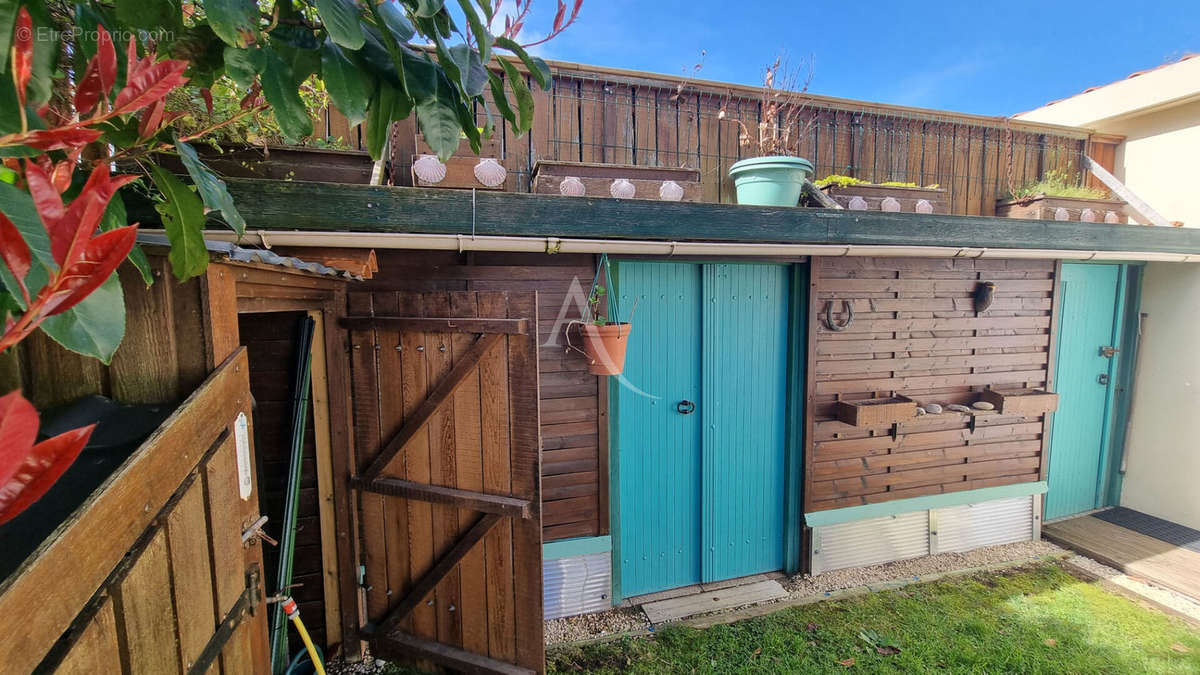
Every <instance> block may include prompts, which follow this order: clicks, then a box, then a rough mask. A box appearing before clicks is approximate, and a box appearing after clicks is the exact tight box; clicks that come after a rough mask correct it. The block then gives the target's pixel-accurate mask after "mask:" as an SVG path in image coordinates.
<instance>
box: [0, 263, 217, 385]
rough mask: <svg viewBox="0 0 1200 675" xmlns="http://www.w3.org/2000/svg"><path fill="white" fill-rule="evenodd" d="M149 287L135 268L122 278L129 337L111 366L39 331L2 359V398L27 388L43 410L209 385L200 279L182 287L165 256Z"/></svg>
mask: <svg viewBox="0 0 1200 675" xmlns="http://www.w3.org/2000/svg"><path fill="white" fill-rule="evenodd" d="M150 264H151V267H152V270H153V274H154V278H155V283H154V285H152V286H150V287H149V288H147V287H146V285H145V283H143V282H142V279H141V276H139V275H138V273H137V271H136V270H135V269H134V268H133V266H132V265H128V264H126V265H122V266H121V268H120V270H119V273H120V278H121V286H122V289H123V290H124V292H125V307H126V315H125V339H124V340H123V341H122V342H121V347H120V348H119V349H117V352H116V354H115V355H114V356H113V360H112V363H111V364H110V365H108V366H105V365H104V364H103V363H101V362H100V361H98V360H96V359H93V358H88V357H85V356H80V355H79V354H76V353H74V352H71V351H68V350H66V349H64V348H63V347H60V346H59V345H58V343H56V342H54V341H53V340H51V339H50V338H49V337H48V336H46V335H45V334H43V333H42V332H41V331H37V332H35V333H34V334H33V335H31V336H29V338H27V339H26V340H24V341H23V342H21V343H20V344H19V345H17V346H16V347H15V348H13V349H10V350H8V351H7V352H5V354H4V355H3V356H0V392H2V393H8V392H9V391H12V390H14V389H17V388H21V389H22V390H23V392H24V394H25V397H26V398H28V399H29V400H30V401H32V402H33V404H34V405H35V406H37V407H38V408H39V409H46V408H51V407H54V406H59V405H62V404H64V403H69V402H71V401H74V400H75V399H77V398H79V397H81V396H86V395H88V394H103V395H105V396H109V397H111V398H114V399H116V400H118V401H121V402H123V403H168V402H177V401H181V400H183V398H184V397H186V396H187V395H188V394H189V393H190V392H191V391H192V390H193V389H195V388H196V385H198V384H200V382H202V381H203V380H204V377H205V375H206V374H207V372H208V371H207V369H206V368H205V353H206V352H205V350H206V345H205V335H206V332H205V327H204V317H203V315H202V312H201V304H200V303H201V300H200V298H201V280H200V279H192V280H190V281H188V282H186V283H182V284H181V283H179V282H177V281H176V280H175V278H174V277H173V276H171V271H170V267H169V266H168V263H167V259H166V257H165V256H163V257H158V256H154V257H151V258H150Z"/></svg>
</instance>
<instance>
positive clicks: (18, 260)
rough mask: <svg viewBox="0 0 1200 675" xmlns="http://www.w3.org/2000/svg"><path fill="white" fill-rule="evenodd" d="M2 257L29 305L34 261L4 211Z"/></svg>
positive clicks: (0, 234)
mask: <svg viewBox="0 0 1200 675" xmlns="http://www.w3.org/2000/svg"><path fill="white" fill-rule="evenodd" d="M0 257H2V258H3V259H4V264H5V265H8V270H9V271H10V272H12V274H13V276H14V277H16V278H17V285H18V286H20V288H21V297H22V298H24V299H25V304H26V305H28V304H29V290H28V289H26V288H25V275H26V274H29V267H30V265H31V264H32V263H33V260H32V258H31V257H30V254H29V245H28V244H26V243H25V238H24V237H22V236H21V232H20V231H19V230H17V226H16V225H14V224H13V222H12V221H11V220H9V219H8V217H7V216H5V215H4V214H3V213H0ZM0 433H3V430H2V429H0Z"/></svg>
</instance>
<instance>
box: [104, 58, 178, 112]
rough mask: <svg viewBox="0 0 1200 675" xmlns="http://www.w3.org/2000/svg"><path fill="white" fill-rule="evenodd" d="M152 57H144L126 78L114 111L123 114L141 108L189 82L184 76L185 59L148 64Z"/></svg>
mask: <svg viewBox="0 0 1200 675" xmlns="http://www.w3.org/2000/svg"><path fill="white" fill-rule="evenodd" d="M152 58H153V57H152V56H147V57H146V58H145V59H143V60H142V61H141V62H139V63H138V65H137V70H136V71H133V72H131V73H130V74H129V75H128V76H127V77H126V79H125V86H124V88H122V89H121V92H120V93H119V94H117V100H116V101H114V102H113V110H114V111H116V112H117V113H120V114H125V113H131V112H136V111H138V110H141V109H142V108H144V107H146V106H148V105H150V104H151V103H153V102H154V101H155V100H157V99H159V98H162V97H164V96H166V95H167V94H169V93H170V92H171V91H172V90H174V89H175V88H177V87H180V86H183V84H184V83H185V82H187V81H188V78H186V77H184V76H183V71H185V70H187V67H188V62H187V61H179V60H176V59H166V60H163V61H159V62H157V63H149V65H147V63H148V62H149V61H150V59H152Z"/></svg>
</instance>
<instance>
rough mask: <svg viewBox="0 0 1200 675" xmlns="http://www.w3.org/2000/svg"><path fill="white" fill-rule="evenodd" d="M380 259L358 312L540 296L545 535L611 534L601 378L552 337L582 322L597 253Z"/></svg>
mask: <svg viewBox="0 0 1200 675" xmlns="http://www.w3.org/2000/svg"><path fill="white" fill-rule="evenodd" d="M378 258H379V274H378V275H376V277H375V278H374V279H371V280H369V281H366V282H364V283H362V284H357V285H356V286H354V287H353V289H352V290H351V293H350V296H351V297H352V305H351V312H350V313H351V314H356V313H358V311H357V310H358V309H361V307H362V306H363V303H365V302H367V299H368V298H374V302H376V303H377V302H378V301H379V299H381V298H382V299H385V300H386V301H387V302H389V303H392V304H394V302H395V300H394V298H395V292H396V291H433V290H437V291H446V292H452V293H453V292H459V291H531V290H536V291H538V293H539V295H538V304H539V307H538V314H539V316H540V317H541V319H540V322H539V323H540V325H539V326H538V344H539V350H538V354H539V368H540V370H541V411H542V413H541V414H542V418H541V432H542V500H543V513H542V519H543V525H544V537H545V539H547V540H552V539H564V538H568V537H582V536H595V535H598V534H604V533H605V532H606V531H607V517H606V516H607V514H602V513H601V510H600V503H601V501H600V496H599V493H600V491H601V489H606V488H605V487H604V486H606V484H607V482H606V481H605V480H604V479H603V477H604V476H605V475H606V473H605V472H607V470H608V468H607V462H603V461H601V449H600V444H599V437H598V420H599V407H598V396H597V395H598V392H597V388H598V384H597V382H598V378H597V377H596V376H594V375H589V374H588V373H587V364H586V362H585V361H584V359H583V357H582V356H581V355H580V354H579V353H578V352H575V351H573V350H569V349H567V347H566V344H565V340H563V339H562V337H561V336H556V335H555V334H554V333H553V332H552V331H553V329H554V326H555V324H556V322H558V321H559V320H560V319H561V320H570V319H577V318H580V316H581V310H582V304H581V302H582V300H583V298H584V297H585V295H586V293H587V290H588V287H589V285H590V283H591V280H592V274H593V273H594V267H593V264H594V262H593V258H592V256H590V255H555V256H545V255H539V254H505V253H474V254H456V253H448V252H429V251H426V252H416V251H379V252H378ZM576 280H578V284H579V286H578V287H575V286H574V284H575V283H576ZM388 306H389V307H390V306H391V305H388ZM564 308H565V309H564ZM377 446H378V441H376V442H375V444H374V445H370V444H369V443H368V445H367V446H366V447H377ZM359 447H364V446H363V445H362V444H361V443H360V446H359Z"/></svg>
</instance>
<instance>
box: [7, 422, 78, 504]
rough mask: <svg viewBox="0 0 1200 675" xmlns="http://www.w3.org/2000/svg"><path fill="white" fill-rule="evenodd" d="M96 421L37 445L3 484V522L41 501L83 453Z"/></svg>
mask: <svg viewBox="0 0 1200 675" xmlns="http://www.w3.org/2000/svg"><path fill="white" fill-rule="evenodd" d="M95 428H96V425H95V424H90V425H88V426H86V427H80V428H79V429H72V430H71V431H68V432H66V433H63V434H59V435H57V436H55V437H54V438H50V439H47V440H44V441H42V442H41V443H38V444H37V445H35V446H33V448H32V449H31V450H30V452H29V453H28V454H27V455H26V456H25V461H24V463H23V464H22V465H21V466H20V467H19V468H18V469H17V472H16V473H15V474H14V475H13V476H12V477H11V478H9V479H8V481H6V482H5V483H4V484H3V485H0V525H3V524H4V523H6V522H8V521H10V520H12V519H13V518H15V517H16V516H17V514H19V513H21V512H22V511H24V510H25V509H27V508H29V505H30V504H32V503H34V502H35V501H37V500H38V499H39V498H40V497H41V496H42V495H44V494H46V491H47V490H49V489H50V487H51V486H52V485H54V482H55V481H57V480H58V479H59V478H60V477H62V475H63V473H65V472H66V470H67V469H68V468H70V466H71V464H72V463H73V462H74V461H75V459H76V458H77V457H79V452H80V451H81V450H83V446H85V445H87V442H88V439H89V438H91V436H92V430H93V429H95Z"/></svg>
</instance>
